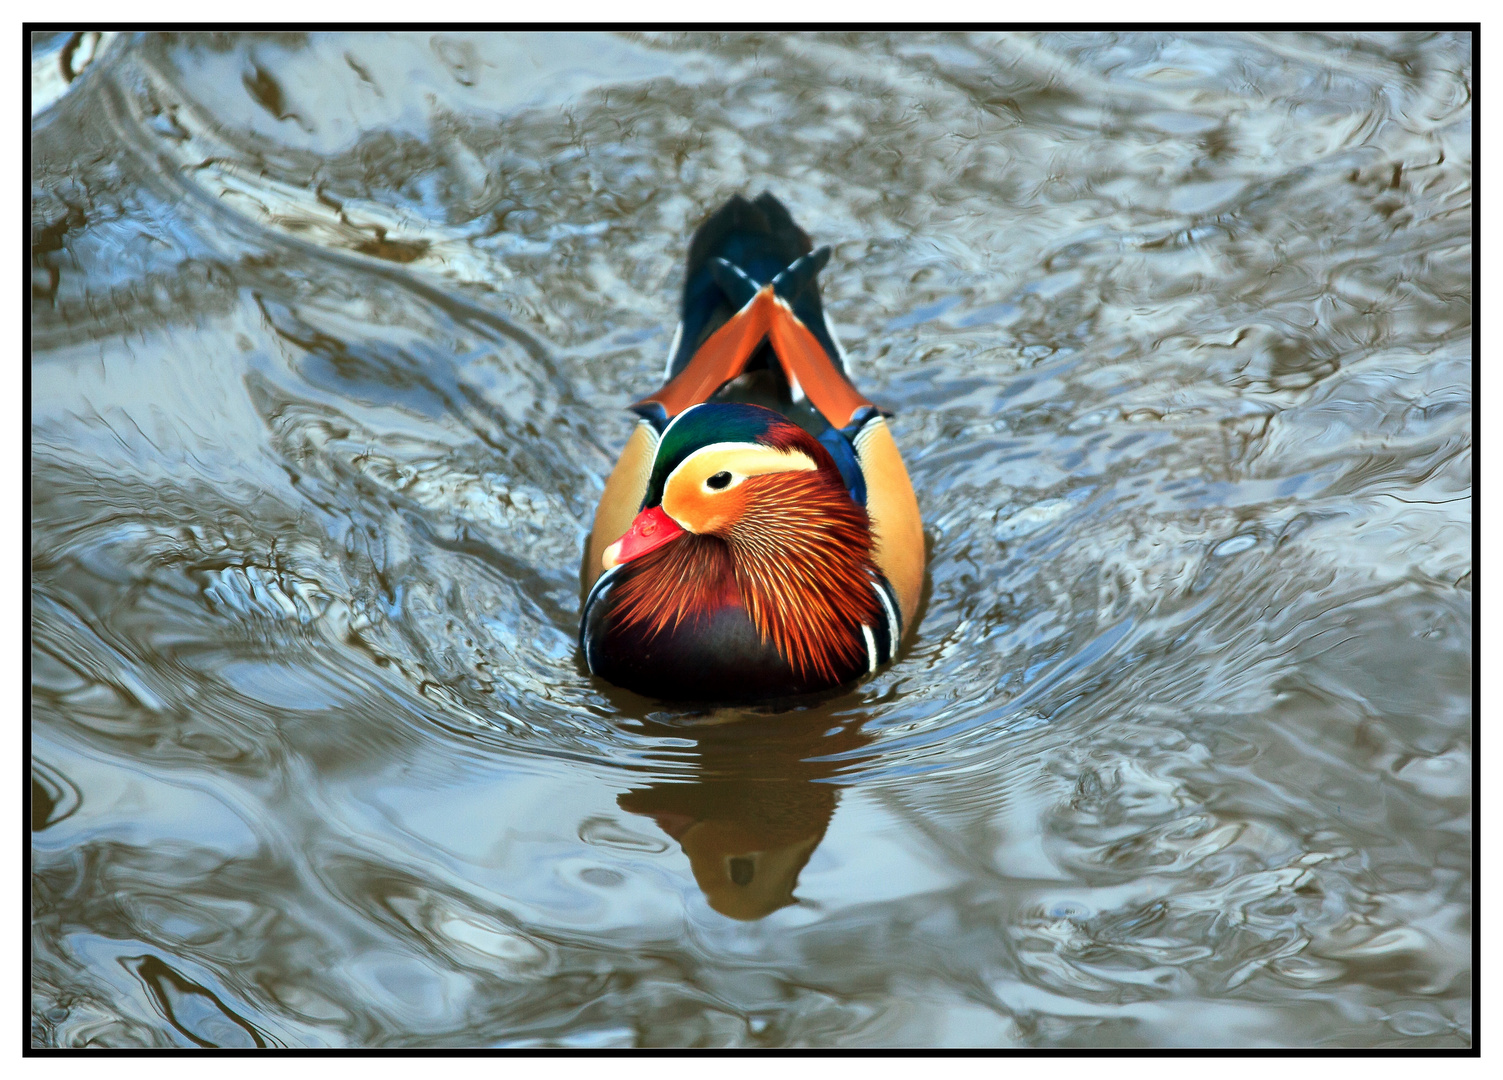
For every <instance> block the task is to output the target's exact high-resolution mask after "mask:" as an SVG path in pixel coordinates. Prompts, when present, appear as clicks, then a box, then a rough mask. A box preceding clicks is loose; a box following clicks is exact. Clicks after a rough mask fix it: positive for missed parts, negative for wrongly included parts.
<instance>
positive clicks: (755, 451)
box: [663, 414, 818, 491]
mask: <svg viewBox="0 0 1503 1080" xmlns="http://www.w3.org/2000/svg"><path fill="white" fill-rule="evenodd" d="M681 415H682V414H681ZM664 434H665V435H666V434H667V432H666V431H665V432H664ZM726 451H741V452H743V453H747V454H750V455H753V456H754V457H755V458H758V459H760V460H761V462H762V463H763V464H768V465H771V464H776V465H778V466H781V467H780V468H759V469H756V470H753V471H750V472H747V473H746V474H744V475H743V474H741V473H738V472H736V471H735V470H731V469H723V470H716V471H717V472H729V473H731V475H732V476H733V477H737V479H736V480H735V481H734V482H733V484H732V486H734V485H735V484H736V483H739V482H740V481H741V480H745V479H746V478H747V476H758V475H762V474H764V473H769V472H808V471H813V470H814V469H816V468H818V466H816V465H815V464H814V462H813V460H812V459H810V457H809V456H808V455H807V454H804V453H800V452H799V451H797V450H774V449H773V448H772V447H770V446H763V445H762V444H761V443H749V442H719V443H710V444H709V445H708V446H701V447H700V448H699V449H698V450H696V451H694V453H692V454H690V455H689V456H688V457H686V458H684V460H683V461H680V462H679V463H678V465H677V467H675V468H674V470H673V471H672V472H671V473H669V474H668V476H667V478H666V479H665V480H664V481H663V490H664V491H667V490H668V488H669V487H670V486H671V485H672V484H673V481H674V479H675V478H676V477H677V476H678V474H679V473H681V472H683V471H684V469H686V468H688V467H689V465H690V463H691V462H695V461H697V460H698V459H699V458H700V457H701V456H703V455H705V454H720V453H724V452H726ZM711 475H712V476H713V475H714V474H713V473H712V474H711ZM712 490H713V489H712ZM719 490H721V491H724V490H726V489H725V488H721V489H719Z"/></svg>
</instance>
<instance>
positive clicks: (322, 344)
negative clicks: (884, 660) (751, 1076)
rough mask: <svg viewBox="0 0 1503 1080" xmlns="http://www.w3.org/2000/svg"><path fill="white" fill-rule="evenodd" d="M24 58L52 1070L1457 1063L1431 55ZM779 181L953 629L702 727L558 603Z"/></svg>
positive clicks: (396, 45)
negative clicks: (1199, 1052)
mask: <svg viewBox="0 0 1503 1080" xmlns="http://www.w3.org/2000/svg"><path fill="white" fill-rule="evenodd" d="M33 62H34V66H35V71H34V79H33V86H34V87H36V88H38V92H37V93H36V96H35V103H36V104H38V105H39V106H40V108H39V110H38V111H37V112H36V113H35V115H34V116H33V119H32V129H31V130H32V170H33V171H32V187H31V190H32V223H33V232H32V298H33V309H32V320H33V321H32V334H33V339H32V340H33V352H32V356H31V400H30V408H31V481H32V507H31V527H32V532H31V568H32V579H31V604H32V607H31V624H30V625H31V633H32V652H31V661H32V720H31V749H32V777H33V786H32V793H33V809H32V830H33V831H32V851H31V855H32V894H31V895H32V905H33V922H32V927H33V930H32V970H31V989H32V1014H31V1025H32V1038H33V1041H34V1045H46V1046H82V1045H94V1046H206V1045H213V1046H290V1047H342V1046H368V1047H385V1048H392V1047H430V1048H431V1047H450V1046H475V1045H484V1046H586V1047H612V1046H648V1047H658V1046H783V1047H801V1046H843V1047H863V1046H894V1045H912V1046H954V1045H964V1046H997V1047H1007V1046H1025V1047H1029V1046H1032V1047H1169V1046H1205V1045H1222V1044H1234V1045H1243V1046H1276V1045H1287V1046H1301V1047H1463V1046H1469V1045H1470V1044H1471V1041H1472V1038H1473V1036H1472V986H1473V977H1474V976H1473V971H1472V967H1471V948H1472V936H1471V935H1472V931H1471V925H1472V914H1473V912H1472V880H1473V877H1472V861H1471V850H1472V799H1471V772H1472V741H1471V714H1472V708H1473V700H1472V693H1471V679H1472V662H1473V657H1472V650H1471V640H1472V604H1473V598H1472V574H1471V567H1472V548H1471V538H1470V530H1471V521H1472V517H1471V515H1472V504H1471V446H1472V443H1471V425H1472V378H1471V372H1472V342H1473V337H1472V322H1471V303H1472V288H1471V281H1472V278H1471V260H1472V177H1471V145H1472V109H1471V87H1472V79H1473V76H1472V60H1471V43H1470V40H1469V38H1468V37H1467V36H1466V35H1424V34H1384V35H1362V36H1357V35H1317V34H1299V35H1288V34H1263V35H1260V34H1239V35H1232V34H1219V33H1218V34H1194V35H1172V34H1147V33H1135V34H1125V35H1101V34H1042V35H1040V34H1023V35H1011V34H997V35H991V34H975V35H970V34H967V35H961V34H928V35H922V34H902V35H894V36H880V35H867V34H809V35H748V34H733V35H690V36H682V35H676V34H661V35H639V34H623V35H616V36H606V35H594V34H589V35H585V34H579V35H553V34H510V35H490V36H487V35H474V36H468V35H452V34H402V35H368V34H346V35H304V34H281V35H264V36H244V35H215V34H203V35H197V34H194V35H190V34H178V35H166V36H156V37H153V36H144V37H141V36H130V35H123V36H119V37H114V38H99V39H95V38H90V39H88V40H87V41H83V40H78V41H74V40H72V39H70V38H69V37H68V36H67V35H58V36H44V37H40V38H38V39H36V40H35V41H34V42H33ZM764 189H765V190H770V191H772V192H773V193H774V194H776V195H777V196H778V197H779V198H781V199H782V200H784V201H785V202H786V203H787V204H788V205H789V206H790V208H792V210H793V211H794V213H795V215H796V217H797V218H798V220H799V221H800V222H801V223H802V224H803V225H804V227H805V228H806V229H808V231H809V232H810V233H811V234H812V235H813V236H814V237H815V240H816V242H817V243H829V244H832V245H833V246H834V258H833V259H832V261H831V264H830V267H829V269H828V270H827V271H826V272H825V275H824V279H825V286H824V288H825V298H826V305H827V308H828V310H829V311H830V313H831V318H832V320H833V321H834V322H835V324H836V326H837V328H838V332H839V334H840V336H841V338H842V340H843V342H844V344H845V347H846V349H847V351H848V352H849V354H850V356H851V359H852V363H853V366H854V368H855V369H856V373H857V379H858V381H859V383H860V385H861V387H862V389H863V390H864V391H865V392H866V393H867V394H868V395H869V396H871V397H872V398H873V399H875V400H877V401H878V402H880V403H882V404H884V405H886V406H889V407H891V408H893V409H894V410H895V411H896V414H897V415H896V417H895V419H894V420H893V424H894V429H895V432H896V435H897V438H898V440H899V443H900V445H901V446H902V447H903V449H904V453H905V455H906V458H907V461H908V465H909V469H910V471H911V473H912V475H913V479H914V483H915V487H916V489H917V491H918V496H919V502H920V505H921V507H922V509H923V513H924V519H925V528H926V532H927V534H928V536H929V538H930V540H931V543H932V554H931V574H930V581H929V584H928V588H927V590H926V600H925V608H924V612H923V616H922V621H921V623H920V625H919V628H918V634H917V637H916V639H915V640H914V641H913V642H912V644H911V646H910V647H909V648H908V650H907V651H906V653H905V654H904V655H903V656H902V657H901V658H900V660H899V661H898V662H897V663H895V664H894V665H893V666H892V667H890V668H888V669H886V670H884V671H882V672H881V673H879V674H878V675H877V676H876V677H875V678H873V679H871V680H870V681H869V682H867V683H865V684H864V685H862V686H860V687H859V688H857V689H855V690H854V691H852V692H850V693H847V694H844V695H839V696H836V697H833V698H829V699H827V700H823V701H819V702H816V703H813V704H811V705H810V706H809V707H808V708H806V709H803V710H799V711H794V712H784V713H765V712H756V711H751V712H745V711H742V712H735V711H720V712H708V713H704V712H702V713H689V712H685V711H683V710H675V709H670V708H666V707H664V706H661V705H659V704H657V703H654V702H651V701H648V700H645V699H641V698H638V697H635V696H634V695H631V694H628V693H625V692H621V691H618V690H615V689H613V688H611V687H609V686H607V685H604V684H602V683H599V682H597V681H593V680H592V679H591V678H590V677H589V676H588V675H587V674H586V673H585V671H584V669H583V667H582V665H581V664H580V662H579V660H578V658H577V656H576V648H575V633H576V627H577V621H578V612H579V593H578V566H579V558H580V552H581V549H582V543H583V537H584V535H585V532H586V529H587V528H588V525H589V522H590V519H591V515H592V514H593V511H594V504H595V501H596V499H597V498H598V495H599V493H600V490H601V486H602V483H603V480H604V477H605V476H606V474H607V473H608V471H609V469H610V466H611V464H612V462H613V460H614V456H615V454H616V453H617V452H618V450H619V448H620V447H621V445H622V444H623V443H624V441H625V438H626V435H627V434H628V432H629V430H630V421H631V419H632V418H631V417H630V415H629V414H627V413H625V412H624V411H623V406H624V405H625V404H626V403H627V402H629V401H631V400H634V399H635V398H636V397H639V396H641V394H642V393H643V392H645V391H646V390H648V389H651V388H652V387H654V386H655V385H656V378H657V376H658V374H659V373H660V371H661V365H662V358H663V356H664V355H665V353H666V352H667V349H668V345H669V339H670V337H671V335H672V332H673V327H674V322H675V320H676V317H677V315H676V296H677V290H678V288H679V285H680V283H681V279H680V276H679V275H680V273H681V266H682V260H683V257H684V254H685V246H686V244H687V239H688V236H689V234H690V233H691V231H692V230H693V228H694V226H695V225H696V224H697V223H698V222H699V221H700V220H701V219H702V218H703V216H704V215H705V214H707V213H708V212H709V211H711V210H712V209H714V208H715V207H716V206H718V205H719V204H720V203H721V202H722V201H723V200H725V199H726V198H727V197H729V196H730V195H731V194H733V193H735V192H743V193H747V194H756V193H758V192H760V191H762V190H764Z"/></svg>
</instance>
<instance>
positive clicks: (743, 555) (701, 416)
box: [602, 402, 884, 684]
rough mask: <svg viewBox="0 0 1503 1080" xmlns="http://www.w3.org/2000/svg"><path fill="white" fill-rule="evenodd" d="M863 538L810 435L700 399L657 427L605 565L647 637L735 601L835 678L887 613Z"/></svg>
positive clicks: (812, 670) (756, 411)
mask: <svg viewBox="0 0 1503 1080" xmlns="http://www.w3.org/2000/svg"><path fill="white" fill-rule="evenodd" d="M872 544H873V541H872V533H871V526H870V522H869V520H868V518H867V514H866V511H865V510H864V509H863V508H862V507H861V506H860V505H859V504H858V503H857V502H856V501H855V499H854V498H852V496H851V493H850V492H849V490H848V489H847V488H846V486H845V483H844V481H843V480H842V478H841V474H840V470H839V468H838V467H837V466H836V464H835V461H834V459H833V458H832V457H831V456H830V454H829V452H828V451H827V450H826V449H825V448H824V446H822V445H821V444H820V442H819V441H818V440H817V439H815V438H814V436H812V435H810V434H809V433H808V432H806V431H805V430H804V429H803V428H801V427H799V426H798V425H797V424H794V423H792V422H791V421H789V420H788V419H786V418H785V417H783V416H781V415H779V414H778V413H775V412H773V411H772V410H770V409H765V408H761V407H760V406H756V405H747V404H740V403H731V402H707V403H705V404H702V405H697V406H694V407H693V408H690V409H688V410H686V411H684V412H683V413H680V414H679V415H678V416H677V417H675V418H674V420H673V422H672V423H671V424H670V425H669V426H668V427H667V428H666V429H665V430H664V432H663V434H662V437H661V439H660V440H659V443H658V448H657V454H656V457H655V459H654V460H653V463H652V471H651V475H650V478H649V480H648V484H647V493H646V496H645V498H644V501H643V505H642V509H641V510H640V511H639V512H638V514H637V516H636V518H635V519H634V520H633V521H632V523H631V527H630V528H629V529H628V530H627V531H626V533H625V535H623V536H622V537H621V538H620V539H619V540H617V541H616V542H615V543H613V544H611V545H610V546H609V547H607V548H606V550H605V553H604V556H603V559H602V561H603V565H604V568H605V569H607V570H609V569H612V568H616V567H620V568H621V576H620V582H619V584H618V585H617V586H616V589H617V600H616V610H617V612H618V619H619V620H620V625H623V626H627V627H640V628H641V629H642V630H644V631H645V633H646V634H647V636H648V637H656V636H658V635H660V634H663V633H667V632H670V631H675V630H678V629H679V628H680V627H683V626H685V625H688V624H692V623H693V622H694V621H696V620H701V619H704V618H706V617H707V616H710V615H713V614H714V613H715V612H717V611H719V610H721V609H723V608H726V607H728V606H737V605H739V606H740V607H742V608H744V610H745V613H746V616H747V618H748V619H749V620H750V622H751V624H752V625H753V626H754V627H755V628H756V631H757V633H758V634H759V635H760V637H761V639H762V640H763V641H764V642H768V643H771V645H772V646H773V647H775V648H776V650H777V652H778V654H779V655H781V656H782V657H783V658H784V659H785V660H786V661H787V662H788V664H789V665H790V666H791V667H792V668H793V669H794V670H795V671H796V672H798V673H799V674H800V676H802V677H807V678H810V679H813V680H816V681H823V682H826V683H828V684H835V683H839V682H842V681H845V678H848V677H849V675H848V674H847V673H848V672H849V671H850V670H852V665H853V663H854V664H856V666H857V667H859V668H865V667H866V666H867V665H866V664H865V662H864V659H865V657H866V654H867V651H868V639H869V637H870V629H869V628H870V627H871V626H872V625H874V624H875V623H876V622H877V621H878V620H880V619H882V618H883V617H884V616H883V612H882V610H881V608H880V606H879V604H880V602H879V599H878V596H877V594H876V592H875V591H874V588H873V585H872V580H873V576H874V574H875V571H874V568H873V567H872V563H871V553H872ZM863 627H865V628H868V629H866V630H865V631H863ZM842 676H843V677H842Z"/></svg>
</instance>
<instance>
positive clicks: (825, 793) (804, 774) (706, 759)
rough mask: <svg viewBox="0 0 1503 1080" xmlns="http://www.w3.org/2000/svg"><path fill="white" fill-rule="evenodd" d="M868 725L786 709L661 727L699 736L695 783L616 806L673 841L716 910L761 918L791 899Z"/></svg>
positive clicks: (650, 791)
mask: <svg viewBox="0 0 1503 1080" xmlns="http://www.w3.org/2000/svg"><path fill="white" fill-rule="evenodd" d="M864 719H865V717H858V718H856V719H847V720H842V721H840V722H839V723H832V722H831V721H830V720H829V719H827V718H823V717H822V718H819V719H817V720H816V719H815V718H814V717H811V716H809V715H808V714H807V713H802V714H801V713H791V714H787V713H785V714H783V715H781V716H752V717H747V718H745V719H736V720H732V721H729V722H724V723H717V724H714V725H709V726H701V727H694V728H690V729H688V730H685V729H684V728H682V727H674V728H661V729H660V733H662V734H672V735H675V736H678V737H681V738H682V737H684V736H689V737H691V738H693V739H695V740H696V743H697V745H696V746H695V747H694V748H693V750H691V751H688V754H689V757H690V759H691V761H692V764H693V770H694V776H695V779H693V780H692V781H690V782H688V783H684V782H682V781H663V782H657V783H653V784H650V785H648V786H647V787H644V788H634V789H632V790H631V791H627V792H624V793H623V794H622V795H621V796H620V797H619V798H618V799H617V800H616V801H617V802H618V803H619V804H620V806H621V808H622V809H623V810H626V811H628V812H630V813H633V814H643V815H646V816H647V817H650V818H652V819H653V820H654V821H656V822H657V824H658V826H659V827H660V828H661V829H662V830H663V831H664V832H666V833H667V834H668V835H669V836H671V837H673V839H675V840H677V841H678V843H679V846H680V847H682V848H683V850H684V854H685V855H687V856H689V865H690V867H692V869H693V871H694V880H695V881H696V882H697V883H698V884H699V888H700V890H701V891H702V892H703V893H704V894H705V899H707V900H708V901H709V903H710V906H711V907H712V908H714V909H715V910H716V911H718V912H720V913H721V914H722V915H728V916H730V917H731V918H733V919H743V920H752V919H760V918H762V917H763V916H765V915H769V914H771V913H772V912H774V911H777V910H778V909H779V908H782V907H786V906H788V905H789V904H791V903H793V902H794V895H793V890H794V889H795V888H796V887H797V885H798V876H799V872H800V871H802V870H803V868H804V865H805V864H806V863H807V862H808V861H809V856H810V855H812V854H814V849H815V848H817V847H818V846H819V842H820V840H822V839H823V838H824V835H825V829H826V828H828V827H829V824H830V818H831V816H832V815H833V814H834V813H835V805H836V803H837V802H838V801H839V799H840V787H839V785H838V783H836V782H834V778H835V776H836V774H837V772H838V771H839V770H841V769H842V768H844V769H849V768H850V766H851V765H852V764H853V760H852V758H851V757H850V756H848V755H849V754H850V752H851V751H853V750H858V749H860V748H861V747H863V746H865V745H866V744H867V743H869V742H870V741H871V738H872V737H871V736H870V735H867V734H865V733H863V732H862V730H861V723H862V721H863V720H864ZM836 755H838V760H830V758H831V757H834V756H836ZM675 757H677V755H675ZM678 760H680V761H682V758H679V759H678Z"/></svg>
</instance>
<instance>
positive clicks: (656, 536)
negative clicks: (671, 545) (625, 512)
mask: <svg viewBox="0 0 1503 1080" xmlns="http://www.w3.org/2000/svg"><path fill="white" fill-rule="evenodd" d="M682 535H684V529H683V526H681V525H680V524H679V523H678V522H676V521H674V520H673V519H672V518H671V517H669V516H668V515H667V514H665V513H664V512H663V508H662V507H661V506H653V507H650V508H648V509H646V510H643V511H642V512H641V513H640V514H638V515H637V516H636V518H635V519H634V520H633V521H632V523H631V528H629V529H627V530H626V535H625V536H623V537H622V538H621V539H620V540H617V541H616V542H615V543H614V544H612V545H611V546H610V547H608V548H606V549H605V557H604V561H605V568H606V569H607V570H609V569H610V568H611V567H613V566H619V565H620V564H621V563H624V562H630V561H631V560H632V559H635V558H637V557H638V556H640V555H646V554H647V553H648V552H649V551H656V550H657V549H658V548H660V547H662V546H663V545H664V544H666V543H668V542H669V541H670V540H676V539H678V538H679V537H680V536H682Z"/></svg>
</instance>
